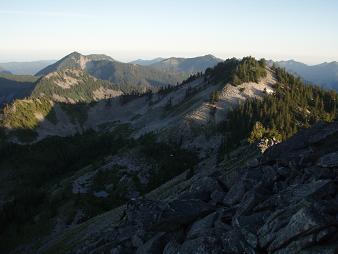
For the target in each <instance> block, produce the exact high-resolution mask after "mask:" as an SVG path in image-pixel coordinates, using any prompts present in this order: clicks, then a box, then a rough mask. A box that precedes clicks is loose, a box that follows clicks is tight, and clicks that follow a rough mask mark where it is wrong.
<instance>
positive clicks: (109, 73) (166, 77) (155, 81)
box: [37, 52, 188, 91]
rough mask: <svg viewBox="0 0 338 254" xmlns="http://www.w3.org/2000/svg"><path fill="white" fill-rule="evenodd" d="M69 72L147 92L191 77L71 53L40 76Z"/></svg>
mask: <svg viewBox="0 0 338 254" xmlns="http://www.w3.org/2000/svg"><path fill="white" fill-rule="evenodd" d="M69 68H73V69H81V70H84V71H86V72H88V73H89V74H91V75H92V76H94V77H96V78H98V79H102V80H108V81H110V82H112V83H114V84H117V85H119V86H120V87H121V88H122V89H124V90H125V91H131V90H138V91H145V90H146V89H147V88H152V87H159V86H167V85H176V84H177V83H179V82H181V81H183V80H184V79H185V78H186V77H187V76H188V75H187V74H171V73H167V72H163V71H160V70H156V69H152V68H149V67H146V66H141V65H135V64H127V63H122V62H118V61H115V60H114V59H112V58H111V57H109V56H105V55H88V56H84V55H81V54H80V53H77V52H74V53H71V54H70V55H67V56H66V57H64V58H62V59H61V60H59V61H57V62H56V63H55V64H52V65H50V66H48V67H46V68H45V69H43V70H41V71H39V72H38V73H37V75H47V74H49V73H51V72H54V71H59V70H66V69H69Z"/></svg>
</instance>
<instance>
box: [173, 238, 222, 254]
mask: <svg viewBox="0 0 338 254" xmlns="http://www.w3.org/2000/svg"><path fill="white" fill-rule="evenodd" d="M178 253H180V254H220V253H224V252H223V250H222V245H221V241H220V239H218V238H216V237H200V238H196V239H193V240H187V241H185V242H184V243H183V244H182V246H181V248H180V249H179V252H178Z"/></svg>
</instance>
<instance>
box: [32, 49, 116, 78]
mask: <svg viewBox="0 0 338 254" xmlns="http://www.w3.org/2000/svg"><path fill="white" fill-rule="evenodd" d="M100 60H108V61H113V59H112V58H111V57H109V56H106V55H88V56H84V55H81V54H80V53H78V52H73V53H71V54H69V55H67V56H65V57H63V58H62V59H60V60H59V61H57V62H56V63H54V64H51V65H49V66H47V67H46V68H44V69H42V70H40V71H38V72H37V73H36V75H37V76H43V75H47V74H49V73H51V72H54V71H59V70H65V69H68V68H71V69H82V70H85V69H86V65H87V64H88V63H90V62H91V61H100Z"/></svg>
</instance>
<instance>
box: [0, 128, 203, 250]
mask: <svg viewBox="0 0 338 254" xmlns="http://www.w3.org/2000/svg"><path fill="white" fill-rule="evenodd" d="M130 133H131V131H130V128H129V126H128V125H121V126H117V127H116V128H115V129H114V131H113V132H111V133H104V134H101V135H100V134H98V133H95V132H93V131H90V132H86V133H84V134H83V135H75V136H73V137H65V138H61V137H50V138H47V139H44V140H42V141H40V142H37V143H34V144H30V145H18V144H4V145H3V146H2V147H0V173H3V175H8V177H7V178H6V179H2V181H3V182H2V183H1V184H2V186H3V187H4V186H5V185H4V184H5V183H6V186H7V185H8V187H7V188H6V196H8V197H11V199H10V200H8V201H7V202H6V203H4V205H3V206H2V207H1V208H0V209H1V210H0V212H1V215H2V216H1V218H0V224H1V225H2V227H1V229H0V237H1V239H2V241H1V244H0V250H1V251H5V252H6V250H8V249H10V248H12V247H13V246H17V245H19V244H20V243H23V242H25V241H28V242H29V241H30V239H29V238H30V237H33V236H34V237H35V238H36V237H38V236H42V235H43V234H47V233H48V232H50V231H49V230H51V228H52V226H53V223H54V222H53V221H54V219H55V217H56V216H61V217H62V218H66V221H67V222H68V223H71V222H72V221H73V219H74V216H75V214H76V211H78V210H81V211H83V212H84V215H85V217H84V218H83V220H87V219H89V218H91V217H93V216H95V215H97V214H100V213H102V212H105V211H108V210H110V209H112V208H114V207H117V206H119V205H120V204H122V203H125V202H126V201H127V200H128V197H127V196H126V190H127V187H128V186H129V185H128V184H127V183H126V182H123V181H121V179H122V178H123V177H126V176H127V177H129V178H131V179H132V181H133V183H134V185H135V187H136V191H138V192H139V193H140V194H141V195H142V194H144V193H147V192H149V191H150V190H152V189H154V188H156V187H158V186H159V185H160V184H162V183H164V182H166V181H167V180H169V179H170V178H172V177H174V176H176V175H178V174H180V173H182V172H183V171H185V170H187V169H190V168H193V167H194V166H195V165H196V163H197V162H198V159H197V156H196V155H195V154H194V153H193V152H189V151H186V150H184V149H182V148H180V147H179V146H178V145H177V144H165V143H158V142H157V141H156V137H155V135H153V134H148V135H145V136H143V137H141V138H140V139H138V140H134V139H132V138H130V137H129V135H130ZM131 149H136V150H137V151H139V153H140V156H141V158H145V161H147V164H149V167H150V168H151V172H149V177H150V178H149V183H148V184H147V185H144V184H141V183H140V181H139V178H138V177H137V175H136V174H131V173H128V172H126V168H125V167H121V166H119V165H112V167H111V168H110V169H109V170H107V171H106V170H102V171H101V170H100V171H98V173H97V174H96V175H95V176H94V178H93V181H92V182H91V185H90V191H91V192H89V193H84V194H73V193H72V181H73V180H74V178H72V177H73V176H74V175H76V174H77V172H79V171H80V170H84V169H85V168H84V167H85V166H87V165H92V166H89V167H86V170H87V172H90V171H94V170H95V169H97V168H99V167H100V166H101V165H102V164H103V163H104V161H105V160H106V159H105V158H106V157H107V156H108V155H114V154H117V153H119V152H120V151H125V150H131ZM6 172H7V173H6ZM8 172H11V173H10V174H8ZM85 172H86V171H85ZM82 174H83V173H82ZM82 174H79V175H78V176H80V175H82ZM69 179H72V180H69ZM14 183H15V184H14ZM106 185H111V188H110V189H106V190H107V192H108V193H109V196H108V197H106V198H100V197H95V196H94V195H93V192H94V191H100V190H105V189H104V186H106ZM83 220H82V221H83ZM41 225H46V228H43V229H42V228H41ZM27 232H29V234H27Z"/></svg>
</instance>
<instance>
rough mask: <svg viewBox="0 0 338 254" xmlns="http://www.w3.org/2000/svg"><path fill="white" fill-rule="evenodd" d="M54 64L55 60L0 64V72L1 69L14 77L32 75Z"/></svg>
mask: <svg viewBox="0 0 338 254" xmlns="http://www.w3.org/2000/svg"><path fill="white" fill-rule="evenodd" d="M55 62H56V60H42V61H33V62H8V63H0V72H1V68H3V69H5V70H6V71H9V72H11V73H12V74H15V75H34V74H35V73H37V72H38V71H39V70H41V69H43V68H45V67H46V66H48V65H50V64H53V63H55Z"/></svg>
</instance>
